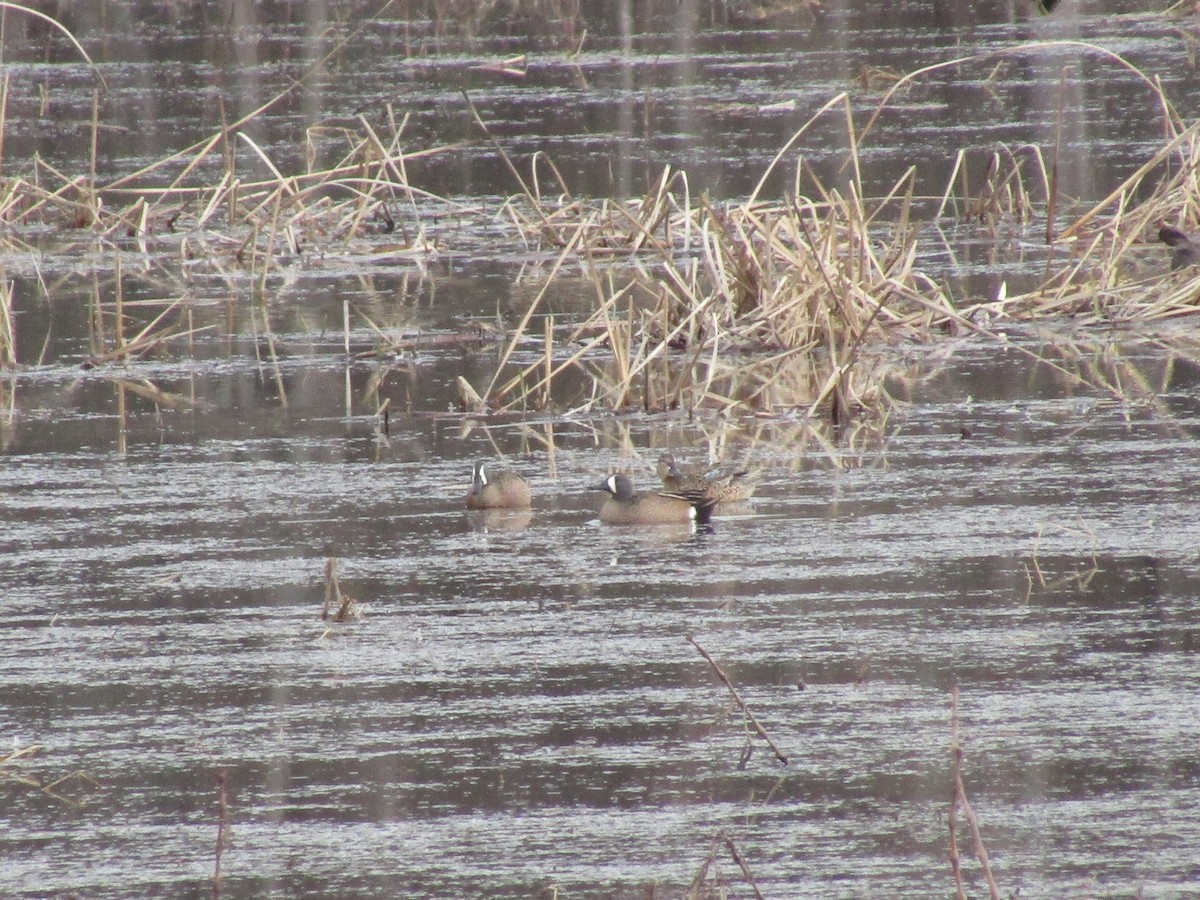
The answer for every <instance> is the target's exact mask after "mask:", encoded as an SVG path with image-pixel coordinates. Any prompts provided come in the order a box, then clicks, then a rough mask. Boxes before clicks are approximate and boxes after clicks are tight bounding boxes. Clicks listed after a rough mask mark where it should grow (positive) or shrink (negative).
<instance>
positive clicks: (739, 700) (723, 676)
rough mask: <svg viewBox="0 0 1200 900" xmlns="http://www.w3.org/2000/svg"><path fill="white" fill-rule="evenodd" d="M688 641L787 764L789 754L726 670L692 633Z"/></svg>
mask: <svg viewBox="0 0 1200 900" xmlns="http://www.w3.org/2000/svg"><path fill="white" fill-rule="evenodd" d="M688 643H689V644H691V645H692V646H693V647H695V648H696V650H697V651H698V652H699V653H700V655H701V656H703V657H704V658H705V659H706V660H707V661H708V664H709V665H710V666H712V668H713V671H714V672H716V673H717V677H718V678H720V679H721V681H722V682H724V683H725V687H727V688H728V689H729V693H730V694H731V695H732V696H733V699H734V702H736V703H737V705H738V706H739V707H741V710H742V715H743V716H745V717H746V721H747V722H749V723H750V725H751V727H752V728H753V729H754V730H755V731H757V732H758V735H759V737H761V738H762V739H763V740H764V741H766V742H767V746H768V747H770V748H771V752H773V753H774V754H775V758H776V759H778V760H779V761H780V762H781V763H783V764H784V765H785V766H786V765H787V761H788V758H787V756H786V755H785V754H784V752H783V751H782V750H780V749H779V745H778V744H776V743H775V742H774V741H773V740H771V735H769V734H767V730H766V729H765V728H763V727H762V725H760V724H759V721H758V719H756V718H755V717H754V713H752V712H750V707H749V706H747V705H746V701H745V700H744V699H742V695H741V694H739V693H738V691H737V688H735V687H734V686H733V682H732V681H730V680H729V676H728V675H726V674H725V671H724V670H723V669H722V668H721V667H720V666H719V665H717V662H716V660H714V659H713V658H712V657H711V656H710V655H709V653H708V651H707V650H705V649H704V648H703V647H701V646H700V644H699V643H697V641H696V639H695V638H694V637H692V636H691V635H688Z"/></svg>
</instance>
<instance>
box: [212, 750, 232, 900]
mask: <svg viewBox="0 0 1200 900" xmlns="http://www.w3.org/2000/svg"><path fill="white" fill-rule="evenodd" d="M228 840H229V794H228V790H227V784H226V778H225V771H224V769H222V770H221V771H219V772H217V848H216V854H215V857H216V858H215V860H214V862H213V879H212V881H213V900H220V897H221V857H222V856H224V855H225V846H226V843H227V841H228Z"/></svg>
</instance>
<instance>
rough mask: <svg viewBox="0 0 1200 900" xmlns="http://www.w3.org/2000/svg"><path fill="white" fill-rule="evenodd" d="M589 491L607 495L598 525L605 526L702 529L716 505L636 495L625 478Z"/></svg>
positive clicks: (710, 501)
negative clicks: (687, 527) (655, 526)
mask: <svg viewBox="0 0 1200 900" xmlns="http://www.w3.org/2000/svg"><path fill="white" fill-rule="evenodd" d="M593 490H597V491H605V492H606V493H607V494H608V496H607V497H606V498H605V500H604V505H603V506H601V507H600V521H601V522H603V523H604V524H606V525H688V524H692V523H695V524H700V525H703V524H705V523H707V522H708V520H709V517H710V516H711V515H712V509H713V507H714V506H716V504H717V501H716V500H713V499H711V498H707V497H698V496H692V495H688V494H683V493H675V492H670V491H663V492H659V493H645V494H638V493H635V492H634V490H633V482H631V481H630V480H629V477H628V476H626V475H619V474H618V475H610V476H608V478H606V479H604V481H603V482H601V483H600V484H598V485H595V486H594V487H593Z"/></svg>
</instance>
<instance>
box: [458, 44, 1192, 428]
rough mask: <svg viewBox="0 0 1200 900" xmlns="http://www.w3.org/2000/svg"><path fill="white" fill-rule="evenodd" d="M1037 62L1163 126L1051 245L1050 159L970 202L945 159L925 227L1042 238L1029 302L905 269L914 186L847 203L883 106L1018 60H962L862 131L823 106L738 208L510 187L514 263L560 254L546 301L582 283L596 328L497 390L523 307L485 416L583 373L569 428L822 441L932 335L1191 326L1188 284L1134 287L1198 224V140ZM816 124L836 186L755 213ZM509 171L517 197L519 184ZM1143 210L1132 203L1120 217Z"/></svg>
mask: <svg viewBox="0 0 1200 900" xmlns="http://www.w3.org/2000/svg"><path fill="white" fill-rule="evenodd" d="M1043 46H1053V47H1056V48H1057V47H1063V46H1066V47H1069V48H1071V49H1074V50H1077V51H1081V52H1086V53H1096V54H1099V55H1100V56H1102V57H1103V58H1105V59H1107V60H1109V61H1111V62H1113V63H1114V64H1116V65H1118V66H1121V67H1123V68H1124V69H1125V70H1127V71H1128V72H1130V73H1131V74H1132V75H1133V77H1135V78H1138V79H1141V81H1142V82H1143V83H1144V84H1145V85H1146V87H1147V90H1148V91H1149V92H1150V93H1151V95H1152V97H1153V98H1154V101H1155V102H1156V103H1157V104H1158V105H1159V107H1160V108H1161V109H1162V111H1163V122H1164V131H1165V132H1166V133H1167V135H1168V138H1167V139H1166V141H1165V143H1164V145H1163V146H1162V148H1161V149H1160V150H1159V151H1158V152H1157V153H1156V154H1155V155H1154V157H1153V158H1151V159H1150V160H1148V161H1147V162H1146V164H1145V165H1144V166H1142V168H1141V169H1139V170H1138V172H1136V173H1134V175H1132V176H1130V178H1129V179H1127V180H1126V181H1125V182H1124V183H1123V184H1122V185H1120V186H1118V187H1117V188H1116V189H1115V190H1114V191H1113V192H1112V194H1111V195H1110V196H1109V197H1107V198H1105V200H1104V201H1102V202H1101V203H1099V204H1097V205H1096V206H1095V207H1094V208H1093V209H1091V210H1087V211H1084V212H1083V214H1082V215H1078V216H1077V217H1076V218H1075V219H1074V220H1071V221H1069V222H1068V223H1066V227H1063V228H1062V230H1061V232H1058V227H1059V217H1060V215H1061V211H1060V210H1059V208H1058V206H1059V198H1058V197H1057V194H1056V191H1057V188H1056V182H1057V164H1056V160H1057V153H1058V148H1057V147H1054V148H1051V151H1050V152H1049V153H1047V152H1045V151H1043V150H1042V149H1041V148H1037V147H1023V148H1018V149H1017V150H1013V149H1010V148H1000V149H998V150H997V151H996V152H995V153H994V154H993V156H992V158H991V160H990V161H989V164H988V166H987V171H986V173H985V176H984V179H983V182H982V184H980V185H977V186H976V187H975V188H974V189H972V186H971V185H969V184H968V182H967V181H966V175H965V173H966V168H965V166H964V165H963V161H964V157H963V155H962V154H960V155H959V158H958V161H957V163H956V165H955V167H954V170H953V172H952V174H951V177H950V179H949V180H948V182H947V188H946V191H945V192H944V193H943V195H942V196H941V198H940V203H939V205H938V207H937V213H936V216H938V217H941V216H945V215H948V214H949V215H958V216H962V217H965V218H969V219H971V220H973V221H975V222H977V223H981V224H983V225H984V226H985V227H988V228H992V229H995V228H996V227H997V226H998V225H1000V224H1004V225H1005V226H1006V227H1007V228H1009V229H1018V230H1025V231H1027V230H1028V229H1029V228H1031V227H1033V226H1034V223H1037V222H1043V223H1045V240H1046V241H1047V242H1048V243H1051V244H1052V245H1053V246H1054V247H1055V248H1056V249H1058V250H1059V251H1061V252H1060V255H1059V256H1058V260H1059V261H1058V263H1056V264H1052V265H1051V267H1050V268H1049V270H1048V274H1047V277H1046V278H1045V279H1044V281H1043V283H1042V284H1041V285H1040V286H1039V287H1038V288H1037V289H1036V290H1033V291H1029V292H1027V293H1024V294H1020V295H1013V296H1008V295H1007V292H1005V291H1002V293H1001V296H1000V297H999V298H998V299H995V300H990V301H986V302H976V303H971V304H965V303H963V302H962V301H961V300H960V301H957V302H956V300H955V298H953V297H951V296H950V295H949V294H948V293H947V291H946V289H945V288H944V287H942V286H941V285H940V284H938V283H937V281H936V280H935V279H934V278H932V277H930V276H929V275H928V274H926V273H924V272H923V271H922V270H921V269H920V267H919V261H918V257H917V242H916V234H917V230H918V228H919V223H917V222H916V221H914V218H913V214H912V210H913V207H914V204H915V203H916V202H918V201H920V200H925V201H928V200H929V199H931V198H917V197H915V196H914V193H913V172H912V170H910V171H909V172H908V173H906V174H905V175H904V177H902V178H901V179H900V180H899V181H898V182H897V183H896V184H895V185H894V186H893V187H892V189H891V190H890V191H888V192H887V193H886V194H885V195H884V196H883V197H880V198H875V199H867V198H866V197H865V196H864V192H863V190H862V187H861V186H862V183H863V180H862V178H861V174H860V173H861V161H860V158H859V155H858V147H859V146H860V144H861V142H862V140H863V139H864V138H865V137H866V135H867V134H868V133H869V132H870V131H871V129H872V128H873V126H874V123H875V121H876V118H877V116H878V115H879V111H882V109H883V108H884V107H885V106H886V105H887V103H888V102H889V100H890V99H891V97H893V96H894V95H895V94H896V93H897V92H898V91H900V90H903V89H905V88H906V87H908V86H910V84H911V82H913V81H914V80H915V79H918V78H920V77H922V76H923V75H926V74H928V73H930V72H933V71H937V70H939V69H944V68H946V67H950V66H963V65H969V64H972V63H980V62H984V63H987V64H994V63H995V61H996V58H997V57H1000V58H1004V57H1007V56H1009V55H1011V54H1012V53H1015V52H1017V51H1016V50H1006V51H1000V52H999V53H989V54H984V55H980V56H975V57H964V58H962V59H958V60H951V61H947V62H945V63H941V64H938V65H936V66H931V67H928V68H926V69H922V70H918V71H917V72H914V73H910V74H909V75H906V76H903V77H901V78H898V79H896V80H895V83H894V84H893V85H892V87H891V89H890V90H888V92H887V93H886V95H885V96H884V98H883V100H882V101H881V103H880V108H879V111H877V112H876V114H875V116H872V117H871V119H870V120H869V121H868V122H867V124H866V126H865V127H864V128H862V129H861V130H856V127H855V123H854V121H853V118H852V116H851V114H850V105H849V102H848V99H847V97H846V96H845V95H840V96H839V97H836V98H834V99H833V100H831V101H830V102H829V103H827V104H826V105H825V106H824V107H823V108H822V109H821V110H819V111H818V112H817V113H816V114H815V115H814V116H813V118H812V119H810V121H809V122H808V123H806V124H805V125H804V126H803V127H802V128H801V129H799V130H798V131H797V132H796V134H795V135H794V136H793V137H792V139H791V140H790V141H789V142H788V143H787V145H785V146H784V147H783V148H782V149H781V150H780V151H779V153H778V154H777V156H776V158H775V160H774V161H773V162H772V164H771V166H770V167H769V168H768V170H767V171H766V172H765V173H764V174H763V177H762V179H761V180H760V182H759V187H758V189H756V190H755V191H754V193H753V194H752V195H751V197H750V198H748V199H746V200H744V201H736V202H730V203H722V204H717V203H714V202H712V201H710V200H709V199H708V198H706V197H699V198H695V197H692V196H691V194H690V191H689V187H688V181H687V176H686V174H685V173H682V172H674V171H671V170H669V169H668V170H664V172H663V173H662V177H661V178H660V179H659V181H658V184H657V185H656V187H655V189H654V190H652V191H650V192H649V193H648V194H647V195H646V196H645V197H643V198H640V199H638V200H636V201H633V202H629V203H622V202H617V201H612V200H607V201H601V202H598V203H586V202H583V201H580V200H578V199H575V198H573V197H572V196H571V194H570V191H569V190H568V189H567V187H566V186H565V185H564V184H562V179H561V178H560V177H559V176H558V173H557V171H556V170H553V169H552V168H551V170H550V174H551V178H552V180H554V181H557V183H558V185H559V186H560V187H561V192H560V193H559V195H558V196H557V198H555V200H553V201H550V202H547V201H545V200H544V199H543V197H542V195H541V194H540V192H539V191H538V189H537V185H538V184H539V182H540V180H541V179H539V177H538V172H537V169H538V168H539V166H540V165H542V164H543V163H542V162H541V161H540V160H536V159H535V161H534V177H533V179H532V180H531V182H530V184H531V185H532V186H529V185H526V184H525V182H524V181H523V180H522V181H521V196H520V198H519V200H517V201H513V202H511V203H510V204H509V205H508V207H507V211H508V213H509V215H510V216H511V218H512V219H513V221H514V223H515V224H516V225H517V226H518V227H519V228H520V229H521V232H522V234H523V235H524V236H525V238H526V240H527V242H528V243H530V244H535V245H540V246H549V247H552V248H554V250H555V252H556V253H557V257H556V259H555V261H554V263H553V265H552V266H550V267H549V270H548V273H547V274H546V275H545V281H546V283H547V284H548V283H550V282H552V281H553V280H554V279H555V278H557V277H559V275H560V273H561V272H564V271H568V270H571V271H573V270H574V269H575V268H581V269H582V270H583V271H585V272H586V273H588V275H589V277H590V279H591V284H592V286H593V290H594V293H595V298H596V302H595V309H594V311H593V312H592V313H591V315H590V316H588V317H586V319H585V320H584V321H582V322H581V323H580V324H579V325H577V326H576V327H574V328H573V329H567V330H566V331H565V332H561V333H559V332H556V333H555V335H554V337H555V341H556V343H557V346H558V347H559V348H564V347H566V348H569V351H568V352H563V351H561V350H560V352H559V353H558V355H557V356H555V355H554V354H553V352H552V349H551V341H550V340H549V338H547V339H546V340H544V342H543V347H544V350H545V352H544V354H543V355H542V358H540V359H535V360H528V361H524V362H522V364H521V365H520V366H518V367H517V368H516V371H515V372H512V371H511V370H510V369H508V368H507V366H508V364H509V363H510V362H511V361H513V359H514V357H515V356H516V351H517V348H518V347H519V346H527V345H528V344H529V343H531V342H533V343H536V337H535V336H534V335H533V333H532V332H531V330H530V325H531V321H532V319H533V317H534V316H535V315H536V314H537V313H538V312H539V311H540V303H541V300H542V298H543V296H544V294H545V290H543V291H542V292H540V293H539V294H538V295H537V296H536V297H534V298H533V300H532V301H531V302H530V304H529V306H528V308H527V309H526V310H525V314H524V316H523V318H522V320H521V322H520V323H519V324H518V326H517V328H516V329H515V331H514V333H513V334H512V336H511V338H510V342H509V345H508V348H507V350H506V351H505V353H504V355H503V356H502V359H501V367H500V369H499V370H498V372H497V375H496V377H495V378H494V379H493V382H492V384H491V385H490V386H489V387H488V389H487V391H486V392H485V394H484V398H483V400H484V403H485V404H486V406H487V407H488V408H490V409H503V410H513V409H522V408H529V407H545V406H548V405H554V399H553V395H554V391H553V390H552V387H554V386H555V385H557V384H560V383H561V384H566V383H568V382H573V383H574V384H576V385H577V384H578V382H579V381H580V379H578V378H575V379H572V378H571V376H573V375H577V374H579V373H580V372H583V373H585V374H586V375H587V376H589V377H590V384H591V389H590V391H588V392H586V393H583V394H580V393H578V392H576V393H575V394H574V396H572V397H570V398H568V399H567V401H566V403H565V405H567V406H569V407H571V408H572V409H573V410H578V411H582V410H589V409H594V408H610V409H620V408H627V407H631V406H640V407H641V408H643V409H647V410H651V409H670V408H680V407H682V408H685V409H688V410H691V411H697V410H700V409H706V408H707V409H718V410H722V411H725V412H729V411H732V410H734V409H735V408H740V409H742V410H747V409H753V410H758V411H762V410H764V409H778V408H779V407H790V408H801V409H804V410H806V411H807V412H808V413H810V414H811V413H813V412H815V411H817V410H818V409H819V408H821V407H822V406H827V407H828V409H829V411H830V416H831V417H832V418H833V420H834V421H837V422H844V421H845V420H846V419H847V418H849V417H850V416H851V415H853V413H854V412H856V411H858V410H864V409H865V410H872V411H875V412H880V411H883V410H885V409H886V408H887V406H888V405H889V398H888V394H887V378H888V375H889V372H890V369H891V367H890V366H889V365H888V362H887V361H888V359H889V354H888V353H887V350H886V348H888V347H889V346H893V347H894V346H896V345H897V344H900V345H903V344H907V343H909V342H930V341H935V340H937V339H938V338H939V337H941V336H943V335H945V334H951V335H959V334H964V333H974V334H977V335H981V336H984V337H990V338H995V339H1002V338H1003V335H1000V334H998V333H997V331H996V329H997V328H998V327H999V325H1000V324H1001V323H1005V322H1013V323H1021V324H1024V325H1028V324H1032V323H1035V322H1042V321H1054V320H1059V319H1064V318H1069V319H1071V321H1072V322H1074V323H1077V324H1084V325H1097V324H1112V323H1125V322H1135V321H1137V322H1153V321H1159V320H1162V319H1165V318H1171V317H1175V316H1180V315H1191V314H1194V313H1195V310H1196V306H1197V297H1198V295H1200V281H1198V280H1197V278H1196V277H1195V276H1193V275H1192V274H1190V272H1182V273H1180V274H1177V275H1175V276H1171V277H1170V278H1167V279H1164V277H1163V275H1162V272H1163V271H1164V269H1163V267H1162V266H1161V265H1160V264H1154V265H1153V274H1151V275H1148V276H1146V275H1139V274H1138V273H1137V267H1136V264H1135V261H1136V259H1137V257H1138V256H1139V255H1141V254H1140V253H1139V250H1140V245H1142V244H1144V243H1145V239H1146V237H1147V236H1148V233H1149V232H1150V231H1154V230H1156V229H1157V224H1158V223H1159V222H1169V223H1172V224H1174V225H1179V226H1184V227H1186V226H1188V225H1194V224H1195V222H1196V219H1197V211H1198V210H1200V183H1198V181H1197V177H1196V172H1195V162H1194V161H1195V160H1196V159H1198V158H1200V146H1197V140H1200V137H1198V135H1200V131H1198V129H1200V126H1193V127H1190V128H1185V127H1183V125H1182V123H1181V122H1180V121H1179V120H1178V117H1177V116H1176V115H1175V114H1174V111H1173V109H1172V107H1171V105H1170V103H1169V102H1168V100H1167V98H1166V97H1165V96H1164V95H1163V94H1162V91H1161V88H1160V87H1159V86H1158V84H1157V83H1156V82H1155V81H1154V80H1153V79H1150V78H1148V77H1147V76H1146V75H1145V74H1144V73H1142V72H1140V71H1138V70H1137V69H1136V68H1134V67H1133V66H1131V65H1130V64H1129V63H1128V62H1127V61H1125V60H1124V59H1122V58H1121V57H1119V56H1117V55H1116V54H1113V53H1111V52H1110V51H1106V50H1103V49H1102V48H1098V47H1094V46H1092V45H1088V44H1082V43H1079V42H1053V43H1051V44H1047V45H1043ZM1029 49H1030V48H1028V47H1025V48H1022V51H1021V52H1027V51H1028V50H1029ZM831 111H840V112H841V113H842V114H843V115H844V117H845V122H846V132H847V144H848V146H849V148H850V150H849V153H848V158H847V160H846V163H845V169H846V170H847V171H848V172H849V173H850V174H849V176H848V178H847V180H846V182H845V184H843V185H841V186H839V187H837V188H832V187H828V186H826V185H824V184H822V183H821V182H820V181H819V180H817V179H816V178H815V176H812V175H811V173H809V172H807V170H806V167H805V166H804V164H803V160H800V161H799V163H798V165H797V168H796V171H797V176H796V183H795V185H794V187H793V189H792V190H791V191H790V192H789V194H788V195H787V196H785V197H784V198H782V199H779V200H775V201H762V200H760V199H759V196H760V193H761V190H762V185H763V184H765V183H766V182H767V179H768V178H769V177H770V176H771V174H772V171H773V170H774V168H775V167H776V166H777V165H778V164H779V162H780V160H781V159H782V158H783V157H784V156H785V154H787V153H788V152H789V151H790V150H791V148H792V147H793V146H795V145H796V144H797V143H798V142H799V140H800V138H801V137H802V136H803V135H804V134H805V132H806V131H807V130H808V129H809V127H810V126H811V125H812V124H813V121H815V120H816V118H817V117H819V116H821V115H824V114H826V113H829V112H831ZM1060 114H1061V112H1060ZM479 124H480V125H481V127H484V128H485V130H486V126H483V123H482V122H480V123H479ZM509 167H510V171H512V172H513V174H514V176H515V177H517V178H518V180H520V176H519V175H518V174H517V169H516V167H515V165H513V164H512V163H511V162H510V163H509ZM803 176H807V179H806V190H803V191H802V190H801V180H802V177H803ZM1139 197H1140V198H1145V199H1141V200H1138V201H1135V199H1134V198H1139ZM932 199H934V200H937V199H938V198H932ZM1154 252H1155V251H1150V253H1151V254H1152V253H1154ZM1159 256H1160V257H1161V256H1162V254H1161V253H1159ZM1193 271H1194V270H1193ZM1131 272H1132V273H1133V274H1132V275H1131ZM547 334H548V335H549V332H547ZM588 381H589V378H584V379H583V383H584V384H585V385H586V384H587V383H588ZM785 387H786V390H782V389H783V388H785ZM559 393H560V394H561V392H559ZM560 405H563V404H561V400H560Z"/></svg>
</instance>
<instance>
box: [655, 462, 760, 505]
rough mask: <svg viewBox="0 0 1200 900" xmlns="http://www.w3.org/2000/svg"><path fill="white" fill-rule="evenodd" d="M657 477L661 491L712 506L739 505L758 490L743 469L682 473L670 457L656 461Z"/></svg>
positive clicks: (754, 482)
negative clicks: (705, 500)
mask: <svg viewBox="0 0 1200 900" xmlns="http://www.w3.org/2000/svg"><path fill="white" fill-rule="evenodd" d="M658 477H659V478H661V479H662V482H663V487H665V488H666V489H667V490H668V491H669V492H671V493H675V494H684V495H686V496H697V497H705V498H709V499H712V500H713V501H714V502H715V503H740V502H742V501H744V500H749V499H750V498H751V497H753V496H754V489H755V488H756V487H758V484H757V482H756V481H755V479H754V477H753V476H752V475H751V474H750V472H748V471H747V470H745V469H740V470H738V471H736V472H719V471H715V470H714V471H707V472H704V471H684V470H683V469H681V468H680V467H679V464H678V463H677V462H676V461H675V457H674V456H672V455H671V454H670V453H664V454H663V455H662V456H661V457H660V458H659V460H658Z"/></svg>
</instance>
